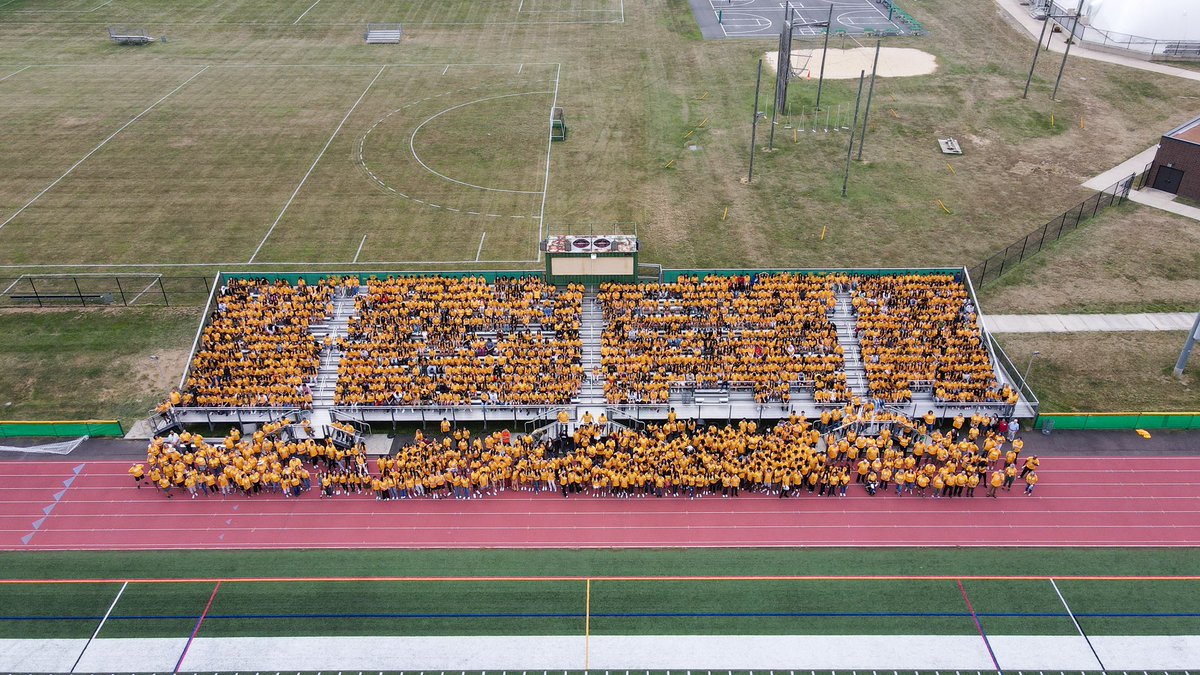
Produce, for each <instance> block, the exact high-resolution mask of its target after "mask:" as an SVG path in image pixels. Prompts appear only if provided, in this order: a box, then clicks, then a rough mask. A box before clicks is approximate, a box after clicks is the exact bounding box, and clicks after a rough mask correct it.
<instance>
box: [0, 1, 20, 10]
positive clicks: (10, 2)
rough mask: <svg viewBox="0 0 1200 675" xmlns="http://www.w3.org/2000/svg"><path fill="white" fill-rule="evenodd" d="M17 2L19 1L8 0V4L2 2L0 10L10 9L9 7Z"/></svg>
mask: <svg viewBox="0 0 1200 675" xmlns="http://www.w3.org/2000/svg"><path fill="white" fill-rule="evenodd" d="M16 1H17V0H8V2H0V9H4V8H5V7H8V6H9V5H11V4H13V3H14V2H16Z"/></svg>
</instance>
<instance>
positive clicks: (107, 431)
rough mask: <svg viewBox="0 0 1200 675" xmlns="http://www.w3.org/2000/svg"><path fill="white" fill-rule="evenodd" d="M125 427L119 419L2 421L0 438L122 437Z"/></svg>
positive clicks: (0, 423) (0, 422)
mask: <svg viewBox="0 0 1200 675" xmlns="http://www.w3.org/2000/svg"><path fill="white" fill-rule="evenodd" d="M124 435H125V429H124V428H122V427H121V422H120V421H119V420H66V421H61V422H46V421H23V420H15V421H11V422H5V421H0V438H22V437H30V436H34V437H42V436H44V437H50V438H77V437H79V436H91V437H93V438H95V437H100V436H110V437H111V436H115V437H121V436H124Z"/></svg>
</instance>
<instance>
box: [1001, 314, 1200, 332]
mask: <svg viewBox="0 0 1200 675" xmlns="http://www.w3.org/2000/svg"><path fill="white" fill-rule="evenodd" d="M1195 320H1196V315H1195V314H1191V313H1188V312H1169V313H1161V314H992V315H989V316H986V317H984V322H985V323H986V324H987V329H988V331H990V332H992V333H1120V332H1125V331H1170V330H1180V331H1186V330H1188V329H1190V328H1191V327H1192V322H1194V321H1195Z"/></svg>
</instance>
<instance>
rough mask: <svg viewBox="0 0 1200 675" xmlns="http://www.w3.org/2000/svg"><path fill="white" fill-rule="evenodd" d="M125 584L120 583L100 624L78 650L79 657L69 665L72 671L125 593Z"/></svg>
mask: <svg viewBox="0 0 1200 675" xmlns="http://www.w3.org/2000/svg"><path fill="white" fill-rule="evenodd" d="M127 586H129V582H128V581H126V582H125V583H123V584H121V590H119V591H117V597H115V598H113V601H112V604H111V605H109V606H108V611H107V612H105V613H104V618H102V619H100V625H99V626H96V631H95V632H94V633H92V637H91V638H89V639H88V641H87V644H85V645H84V646H83V651H81V652H79V657H78V658H76V659H75V665H73V666H71V672H72V673H73V672H75V669H76V668H78V667H79V662H80V661H81V660H83V655H84V654H85V653H87V648H88V646H89V645H91V644H92V640H95V639H96V636H97V635H99V634H100V629H101V628H104V623H105V622H106V621H108V617H109V615H111V614H112V611H113V608H115V607H116V606H117V603H118V602H120V600H121V596H122V595H123V594H124V593H125V588H126V587H127Z"/></svg>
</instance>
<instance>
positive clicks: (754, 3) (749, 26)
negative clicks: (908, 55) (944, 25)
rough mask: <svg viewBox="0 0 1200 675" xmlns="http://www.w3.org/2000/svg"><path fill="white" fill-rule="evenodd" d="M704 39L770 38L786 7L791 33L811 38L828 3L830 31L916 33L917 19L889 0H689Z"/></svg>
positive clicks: (820, 32)
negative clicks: (831, 17) (791, 27)
mask: <svg viewBox="0 0 1200 675" xmlns="http://www.w3.org/2000/svg"><path fill="white" fill-rule="evenodd" d="M689 3H690V4H691V7H692V13H693V14H694V15H695V17H696V22H697V23H699V24H700V31H701V33H702V34H703V35H704V39H706V40H720V39H725V38H774V37H778V35H779V31H780V30H781V29H782V28H783V20H784V15H785V14H786V13H787V12H788V7H790V8H791V13H792V17H793V24H794V26H795V29H794V33H793V34H794V36H795V37H797V38H813V37H818V36H821V35H824V34H825V26H824V24H825V22H826V21H829V20H830V19H829V9H830V6H831V5H832V7H833V19H832V21H831V22H830V27H829V31H830V33H831V34H832V35H855V36H859V35H865V36H871V35H895V36H899V35H917V34H921V32H922V30H921V26H920V24H918V23H916V22H915V21H913V20H912V19H911V18H910V17H909V16H908V15H907V14H906V13H905V12H903V11H902V10H901V9H900V8H899V7H897V6H895V5H894V4H893V3H892V2H891V0H833V1H832V2H831V1H830V0H795V1H793V2H790V3H787V2H784V1H781V0H689Z"/></svg>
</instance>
